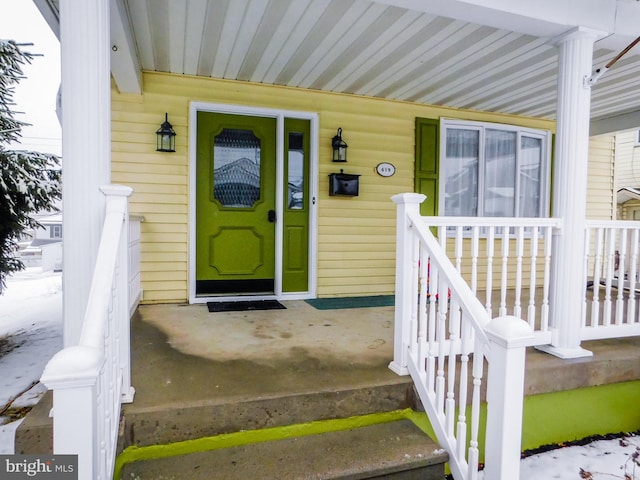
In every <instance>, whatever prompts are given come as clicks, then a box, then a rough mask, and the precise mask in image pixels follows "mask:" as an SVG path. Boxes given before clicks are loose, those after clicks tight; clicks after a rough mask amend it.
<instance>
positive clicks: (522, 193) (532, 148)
mask: <svg viewBox="0 0 640 480" xmlns="http://www.w3.org/2000/svg"><path fill="white" fill-rule="evenodd" d="M541 165H542V139H540V138H531V137H525V136H523V137H522V138H521V139H520V190H519V192H518V198H519V208H518V210H519V212H518V215H519V216H521V217H539V216H540V190H541V188H540V187H541V181H542V179H541V176H542V175H541V174H542V168H541Z"/></svg>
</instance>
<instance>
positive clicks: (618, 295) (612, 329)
mask: <svg viewBox="0 0 640 480" xmlns="http://www.w3.org/2000/svg"><path fill="white" fill-rule="evenodd" d="M639 247H640V222H622V221H587V227H586V234H585V246H584V251H585V260H584V265H585V268H584V270H585V273H584V280H583V282H584V285H585V286H586V288H585V295H584V299H583V306H582V328H581V332H580V336H581V340H593V339H600V338H612V337H625V336H632V335H640V321H639V320H638V314H639V309H640V307H639V306H638V301H639V299H640V248H639Z"/></svg>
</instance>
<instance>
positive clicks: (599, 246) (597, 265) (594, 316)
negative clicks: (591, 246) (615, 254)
mask: <svg viewBox="0 0 640 480" xmlns="http://www.w3.org/2000/svg"><path fill="white" fill-rule="evenodd" d="M603 242H604V229H603V228H596V242H595V243H596V245H595V259H594V262H593V300H592V301H591V326H592V327H596V326H598V324H599V323H600V275H601V272H602V254H603V252H604V244H603Z"/></svg>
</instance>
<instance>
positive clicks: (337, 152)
mask: <svg viewBox="0 0 640 480" xmlns="http://www.w3.org/2000/svg"><path fill="white" fill-rule="evenodd" d="M331 146H332V147H333V161H334V162H346V161H347V148H349V145H347V144H346V143H345V141H344V140H342V128H338V134H337V135H336V136H335V137H333V140H331Z"/></svg>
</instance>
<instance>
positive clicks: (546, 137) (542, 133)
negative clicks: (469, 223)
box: [438, 119, 552, 218]
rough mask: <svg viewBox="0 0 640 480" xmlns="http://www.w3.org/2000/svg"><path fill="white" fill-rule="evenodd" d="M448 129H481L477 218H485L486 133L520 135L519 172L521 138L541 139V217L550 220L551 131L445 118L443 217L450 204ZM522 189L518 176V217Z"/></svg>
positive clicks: (441, 177)
mask: <svg viewBox="0 0 640 480" xmlns="http://www.w3.org/2000/svg"><path fill="white" fill-rule="evenodd" d="M448 128H457V129H465V130H478V131H479V132H480V138H479V144H478V149H479V157H478V158H479V161H478V205H477V211H478V213H477V216H478V217H482V216H484V212H483V207H484V162H485V160H484V150H485V134H484V132H485V130H487V129H492V130H503V131H510V132H516V134H517V139H516V142H517V146H518V149H517V150H516V172H519V161H520V155H519V151H520V144H521V141H520V140H521V137H522V136H526V137H532V138H540V139H541V145H542V152H541V155H542V165H541V172H540V178H541V181H540V205H539V209H540V210H539V211H540V216H539V217H538V218H547V217H549V209H550V204H551V203H550V202H551V200H550V196H551V195H550V192H551V138H552V135H551V132H550V131H548V130H539V129H533V128H527V127H520V126H517V125H507V124H502V123H489V122H476V121H465V120H454V119H441V120H440V146H439V148H440V157H439V158H440V160H439V162H440V165H439V172H440V174H439V175H438V177H439V180H438V181H439V185H438V191H439V195H438V197H439V198H438V204H439V205H440V208H439V212H440V213H439V214H440V215H442V216H446V212H445V209H446V205H445V192H446V175H445V162H446V146H447V129H448ZM519 188H520V175H517V176H516V184H515V192H514V201H515V206H514V213H515V216H516V217H518V216H519V215H518V212H519V204H518V202H519V195H518V192H519Z"/></svg>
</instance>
